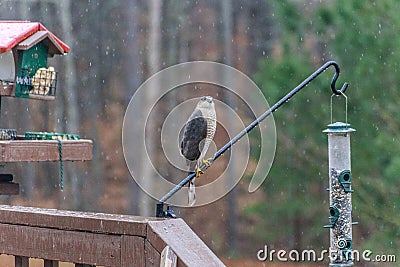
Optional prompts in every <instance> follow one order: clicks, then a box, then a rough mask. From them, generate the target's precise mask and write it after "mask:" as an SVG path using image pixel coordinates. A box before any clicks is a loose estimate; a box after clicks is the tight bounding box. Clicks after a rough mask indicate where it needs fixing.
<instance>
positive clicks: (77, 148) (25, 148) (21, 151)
mask: <svg viewBox="0 0 400 267" xmlns="http://www.w3.org/2000/svg"><path fill="white" fill-rule="evenodd" d="M61 142H62V159H63V161H64V160H66V161H86V160H91V159H92V149H93V142H92V141H91V140H87V139H81V140H65V141H61ZM59 160H60V153H59V150H58V141H56V140H10V141H8V140H7V141H0V162H23V161H24V162H32V161H59Z"/></svg>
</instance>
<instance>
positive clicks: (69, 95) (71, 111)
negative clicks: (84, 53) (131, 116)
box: [57, 0, 82, 208]
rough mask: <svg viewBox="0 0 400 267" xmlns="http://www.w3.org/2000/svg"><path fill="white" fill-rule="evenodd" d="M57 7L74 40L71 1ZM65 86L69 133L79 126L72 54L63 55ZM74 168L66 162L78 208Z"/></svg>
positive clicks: (64, 27) (69, 37) (66, 31)
mask: <svg viewBox="0 0 400 267" xmlns="http://www.w3.org/2000/svg"><path fill="white" fill-rule="evenodd" d="M57 3H58V4H59V6H58V8H59V10H60V20H61V27H62V31H63V35H64V38H65V39H66V40H71V41H72V40H74V36H73V34H72V18H71V15H72V13H71V1H70V0H65V1H58V2H57ZM64 62H65V76H66V77H67V78H66V79H65V85H64V86H65V87H64V90H63V91H64V94H65V95H64V103H63V104H64V107H65V111H66V115H67V116H66V121H65V126H66V127H65V130H66V131H67V132H69V133H76V132H77V131H78V128H79V106H78V95H77V89H76V85H77V72H76V67H75V63H74V59H73V56H72V55H70V56H68V57H65V60H64ZM76 170H77V169H76V168H73V166H72V165H71V164H66V173H67V175H68V177H69V179H70V180H71V188H72V189H71V191H72V192H71V196H73V198H72V199H73V203H72V206H73V207H74V208H78V207H79V206H80V205H81V203H82V201H81V194H80V192H81V190H80V189H81V182H80V180H79V179H78V174H77V172H76Z"/></svg>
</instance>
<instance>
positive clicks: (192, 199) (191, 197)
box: [188, 178, 196, 207]
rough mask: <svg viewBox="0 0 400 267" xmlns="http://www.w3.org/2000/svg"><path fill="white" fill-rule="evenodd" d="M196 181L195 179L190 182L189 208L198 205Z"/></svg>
mask: <svg viewBox="0 0 400 267" xmlns="http://www.w3.org/2000/svg"><path fill="white" fill-rule="evenodd" d="M194 180H195V178H193V179H192V180H191V181H190V182H189V189H188V193H189V194H188V203H189V206H191V207H192V206H193V205H194V203H196V191H195V190H196V189H195V186H194Z"/></svg>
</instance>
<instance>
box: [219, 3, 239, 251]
mask: <svg viewBox="0 0 400 267" xmlns="http://www.w3.org/2000/svg"><path fill="white" fill-rule="evenodd" d="M221 5H222V6H221V7H222V21H223V38H224V41H223V42H224V55H225V56H224V63H226V64H227V65H229V66H232V65H233V8H232V0H223V1H222V2H221ZM224 78H225V79H234V77H224ZM228 89H229V88H228ZM235 98H236V96H235V95H234V94H233V93H232V92H230V93H227V94H226V102H227V104H228V105H229V106H230V107H231V108H232V109H235V107H236V106H237V103H236V99H235ZM233 120H235V118H234V116H232V115H231V116H229V118H228V121H232V123H235V122H234V121H233ZM237 159H238V157H233V158H231V160H233V161H236V162H231V163H230V164H231V165H232V167H231V168H229V169H228V170H229V172H228V177H232V178H233V177H234V176H235V175H237V173H236V171H235V170H234V168H235V167H236V169H237V166H240V162H237V161H238V160H237ZM228 183H233V179H230V180H228ZM227 186H228V187H231V186H232V185H231V184H228V185H227ZM236 195H237V190H236V188H234V189H232V191H231V192H230V193H229V194H228V196H227V205H228V206H227V213H228V214H230V216H229V217H228V218H229V219H228V220H227V222H226V223H227V238H228V244H229V250H230V251H231V252H232V253H233V252H235V251H236V249H237V229H236V228H237V227H236V225H237V216H236V199H237V196H236Z"/></svg>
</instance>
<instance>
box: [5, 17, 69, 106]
mask: <svg viewBox="0 0 400 267" xmlns="http://www.w3.org/2000/svg"><path fill="white" fill-rule="evenodd" d="M68 52H69V47H68V46H67V45H66V44H65V43H63V42H62V41H61V40H60V39H58V38H57V37H56V36H55V35H54V34H53V33H51V32H50V31H48V30H47V29H46V28H45V27H44V26H43V25H42V24H40V23H38V22H28V21H0V96H12V97H22V98H37V99H43V100H54V99H55V94H56V85H57V72H56V71H55V70H54V67H52V66H48V63H47V59H48V58H49V57H53V56H54V55H56V54H58V55H63V54H66V53H68Z"/></svg>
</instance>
